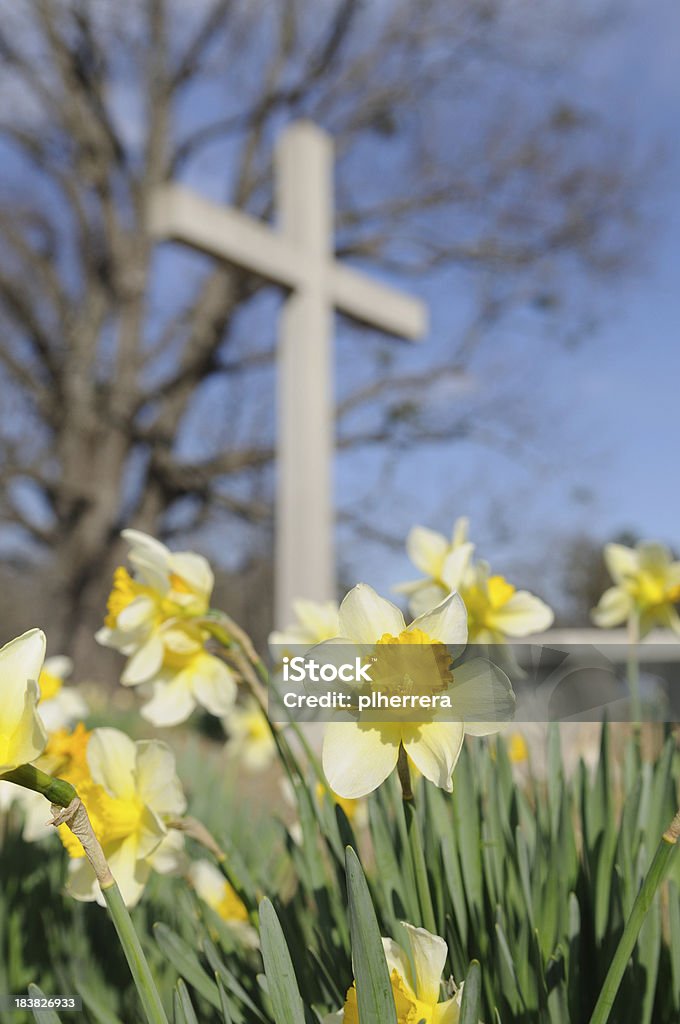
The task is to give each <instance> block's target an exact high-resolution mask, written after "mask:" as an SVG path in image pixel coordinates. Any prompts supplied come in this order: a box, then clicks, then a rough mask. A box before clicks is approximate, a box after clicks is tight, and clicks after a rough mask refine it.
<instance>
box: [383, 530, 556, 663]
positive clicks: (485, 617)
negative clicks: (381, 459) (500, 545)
mask: <svg viewBox="0 0 680 1024" xmlns="http://www.w3.org/2000/svg"><path fill="white" fill-rule="evenodd" d="M406 550H407V552H408V555H409V558H410V559H411V561H412V562H413V564H414V565H415V567H416V568H417V569H419V570H420V571H421V572H422V573H423V577H422V578H421V579H418V580H413V581H411V582H408V583H401V584H399V585H398V586H397V587H396V588H395V589H396V590H397V591H398V592H400V593H403V594H406V595H407V596H408V598H409V607H410V609H411V612H412V614H414V615H419V614H421V613H422V612H424V611H427V609H428V608H431V607H433V605H435V604H436V603H437V602H438V601H441V599H442V598H443V597H445V596H446V595H447V594H449V593H451V592H454V591H457V592H458V593H459V594H460V596H461V597H462V599H463V602H464V604H465V607H466V609H467V615H468V638H469V640H470V642H471V643H480V644H485V643H502V642H503V641H504V640H506V639H507V638H513V639H517V638H519V637H525V636H529V635H531V634H533V633H540V632H542V631H543V630H545V629H549V627H550V626H551V625H552V622H553V613H552V611H551V609H550V608H549V607H548V605H547V604H545V602H544V601H542V600H541V599H540V598H539V597H536V595H535V594H531V593H529V591H528V590H517V589H516V588H515V587H514V586H513V584H512V583H508V581H507V580H506V579H505V577H503V576H499V575H494V574H492V573H491V571H490V569H489V564H488V562H484V561H477V562H475V561H474V559H473V555H474V551H475V546H474V544H472V543H471V542H470V541H469V540H468V520H467V519H463V518H461V519H458V520H457V521H456V523H455V525H454V528H453V532H452V535H451V538H450V539H449V538H448V537H445V536H444V534H441V533H437V532H436V531H435V530H429V529H427V528H426V527H424V526H414V527H413V529H412V530H411V531H410V533H409V535H408V538H407V541H406Z"/></svg>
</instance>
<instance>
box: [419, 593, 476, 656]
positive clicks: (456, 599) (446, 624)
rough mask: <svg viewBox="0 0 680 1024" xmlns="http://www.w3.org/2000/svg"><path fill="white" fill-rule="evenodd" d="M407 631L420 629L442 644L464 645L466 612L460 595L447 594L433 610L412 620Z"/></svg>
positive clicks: (465, 638)
mask: <svg viewBox="0 0 680 1024" xmlns="http://www.w3.org/2000/svg"><path fill="white" fill-rule="evenodd" d="M408 629H409V631H410V630H413V629H421V630H422V631H423V633H427V635H428V636H429V637H430V639H432V640H439V641H440V642H441V643H443V644H464V643H465V641H466V640H467V611H466V610H465V605H464V603H463V599H462V597H461V596H460V594H449V596H448V597H445V598H444V600H443V601H441V602H440V603H439V604H438V605H437V606H436V607H435V608H433V609H432V610H431V611H429V612H425V613H424V614H423V615H419V616H418V618H417V619H414V620H413V622H412V623H411V625H410V626H409V627H408Z"/></svg>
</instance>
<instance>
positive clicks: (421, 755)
mask: <svg viewBox="0 0 680 1024" xmlns="http://www.w3.org/2000/svg"><path fill="white" fill-rule="evenodd" d="M464 735H465V730H464V728H463V723H462V722H423V723H422V724H420V725H409V726H402V742H403V744H404V747H405V748H406V753H407V754H408V756H409V757H410V758H411V760H412V761H413V763H414V765H415V766H416V768H417V769H418V770H419V771H420V772H421V773H422V774H423V775H424V776H425V778H426V779H429V780H430V782H434V784H435V786H439V787H440V789H445V790H446V791H447V792H449V793H450V792H451V790H452V788H453V783H452V781H451V776H452V775H453V770H454V768H455V767H456V762H457V761H458V756H459V754H460V751H461V747H462V746H463V737H464ZM334 788H335V787H334Z"/></svg>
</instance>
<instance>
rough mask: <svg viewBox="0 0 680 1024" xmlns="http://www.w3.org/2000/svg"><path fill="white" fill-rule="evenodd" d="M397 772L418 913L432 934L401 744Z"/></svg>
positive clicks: (428, 895)
mask: <svg viewBox="0 0 680 1024" xmlns="http://www.w3.org/2000/svg"><path fill="white" fill-rule="evenodd" d="M397 773H398V775H399V782H400V783H401V792H402V798H403V807H404V818H405V819H406V834H407V836H408V842H409V847H410V850H411V859H412V861H413V871H414V874H415V878H416V892H417V894H418V903H419V905H420V913H421V916H422V919H423V927H424V928H427V930H428V931H429V932H432V933H433V934H434V933H436V931H437V926H436V923H435V918H434V907H433V906H432V894H431V893H430V881H429V879H428V877H427V866H426V864H425V853H424V851H423V843H422V840H421V836H420V829H419V827H418V815H417V813H416V805H415V800H414V799H413V790H412V788H411V773H410V771H409V767H408V755H407V753H406V751H405V750H404V747H403V746H400V747H399V759H398V761H397Z"/></svg>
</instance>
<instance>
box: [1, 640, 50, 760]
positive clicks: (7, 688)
mask: <svg viewBox="0 0 680 1024" xmlns="http://www.w3.org/2000/svg"><path fill="white" fill-rule="evenodd" d="M44 658H45V634H44V633H42V632H41V630H39V629H31V630H29V632H28V633H24V634H23V636H20V637H17V639H16V640H11V641H10V642H9V643H8V644H5V646H4V647H3V648H1V649H0V776H2V775H4V774H5V773H6V772H10V771H12V770H13V769H14V768H18V767H19V766H20V765H22V764H28V763H29V762H30V761H35V759H36V758H37V757H39V756H40V754H42V752H43V750H44V748H45V744H46V743H47V734H46V732H45V727H44V725H43V723H42V721H41V719H40V716H39V714H38V710H37V705H38V698H39V695H40V691H39V689H38V678H39V676H40V671H41V669H42V665H43V660H44Z"/></svg>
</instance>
